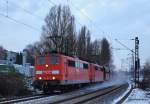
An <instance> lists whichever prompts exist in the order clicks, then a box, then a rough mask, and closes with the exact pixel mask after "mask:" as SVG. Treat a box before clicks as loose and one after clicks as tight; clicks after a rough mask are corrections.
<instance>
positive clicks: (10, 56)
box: [7, 51, 17, 65]
mask: <svg viewBox="0 0 150 104" xmlns="http://www.w3.org/2000/svg"><path fill="white" fill-rule="evenodd" d="M16 56H17V53H16V52H12V51H8V52H7V64H8V65H10V64H15V62H16Z"/></svg>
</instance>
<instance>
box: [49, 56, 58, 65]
mask: <svg viewBox="0 0 150 104" xmlns="http://www.w3.org/2000/svg"><path fill="white" fill-rule="evenodd" d="M58 63H59V60H58V56H57V55H51V56H50V57H49V64H58Z"/></svg>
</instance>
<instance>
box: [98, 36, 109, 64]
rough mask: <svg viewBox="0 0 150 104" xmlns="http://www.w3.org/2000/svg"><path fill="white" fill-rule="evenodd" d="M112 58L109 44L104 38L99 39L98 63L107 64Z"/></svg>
mask: <svg viewBox="0 0 150 104" xmlns="http://www.w3.org/2000/svg"><path fill="white" fill-rule="evenodd" d="M111 60H112V51H111V49H110V44H109V42H108V40H107V39H106V38H103V39H102V41H101V51H100V64H101V65H109V64H110V62H112V61H111Z"/></svg>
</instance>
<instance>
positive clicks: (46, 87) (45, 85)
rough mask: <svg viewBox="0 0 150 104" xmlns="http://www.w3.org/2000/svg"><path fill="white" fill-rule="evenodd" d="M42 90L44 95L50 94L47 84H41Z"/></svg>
mask: <svg viewBox="0 0 150 104" xmlns="http://www.w3.org/2000/svg"><path fill="white" fill-rule="evenodd" d="M42 90H43V92H44V94H51V93H52V91H51V89H49V86H48V83H47V82H45V83H43V85H42Z"/></svg>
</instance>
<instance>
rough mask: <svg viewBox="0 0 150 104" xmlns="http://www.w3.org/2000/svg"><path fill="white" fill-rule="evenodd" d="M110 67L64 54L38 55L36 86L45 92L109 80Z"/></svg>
mask: <svg viewBox="0 0 150 104" xmlns="http://www.w3.org/2000/svg"><path fill="white" fill-rule="evenodd" d="M109 78H110V70H109V67H105V66H100V65H98V64H94V63H90V62H87V61H83V60H81V59H79V58H77V57H70V56H66V55H63V54H58V53H57V54H56V53H51V54H46V55H44V56H41V55H39V56H36V58H35V75H34V87H35V88H37V89H40V90H43V91H44V92H52V91H54V90H56V89H59V90H65V89H68V88H72V87H77V86H81V85H85V84H90V83H97V82H103V81H105V80H109Z"/></svg>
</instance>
